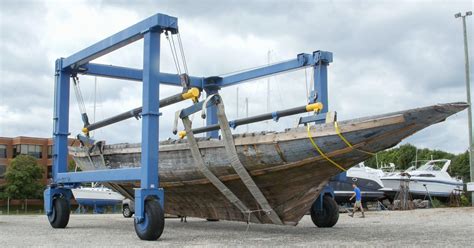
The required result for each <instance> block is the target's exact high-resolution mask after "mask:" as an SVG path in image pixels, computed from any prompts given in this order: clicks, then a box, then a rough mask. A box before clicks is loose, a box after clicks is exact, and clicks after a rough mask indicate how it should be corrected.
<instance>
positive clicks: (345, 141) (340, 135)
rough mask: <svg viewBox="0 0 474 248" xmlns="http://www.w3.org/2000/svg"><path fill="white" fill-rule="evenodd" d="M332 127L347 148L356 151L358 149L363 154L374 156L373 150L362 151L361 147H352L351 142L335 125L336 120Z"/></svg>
mask: <svg viewBox="0 0 474 248" xmlns="http://www.w3.org/2000/svg"><path fill="white" fill-rule="evenodd" d="M334 128H335V129H336V133H337V135H339V137H340V138H341V140H342V141H344V143H346V145H347V146H348V147H349V148H351V149H353V150H357V151H359V152H363V153H365V154H369V155H372V156H375V153H373V152H368V151H364V150H361V149H357V148H354V147H353V146H352V144H351V143H350V142H349V141H348V140H347V139H346V138H344V136H342V134H341V130H340V129H339V125H337V121H335V122H334Z"/></svg>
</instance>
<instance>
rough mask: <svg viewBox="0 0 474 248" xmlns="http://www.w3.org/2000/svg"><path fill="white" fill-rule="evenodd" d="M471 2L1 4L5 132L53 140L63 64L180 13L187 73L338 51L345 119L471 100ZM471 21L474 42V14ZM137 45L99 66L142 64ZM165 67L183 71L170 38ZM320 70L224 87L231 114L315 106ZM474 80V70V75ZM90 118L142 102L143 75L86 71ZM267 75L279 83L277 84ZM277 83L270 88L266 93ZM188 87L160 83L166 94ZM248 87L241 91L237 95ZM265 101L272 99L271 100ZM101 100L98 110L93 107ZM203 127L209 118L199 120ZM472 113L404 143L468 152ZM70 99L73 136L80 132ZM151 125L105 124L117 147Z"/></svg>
mask: <svg viewBox="0 0 474 248" xmlns="http://www.w3.org/2000/svg"><path fill="white" fill-rule="evenodd" d="M472 7H473V6H472V1H470V0H466V1H465V0H458V1H375V0H374V1H298V0H296V1H249V0H243V1H217V0H215V1H211V0H203V1H159V0H158V1H156V0H155V1H140V0H139V1H125V0H124V1H118V0H117V1H112V0H104V1H80V0H75V1H72V0H69V1H59V0H48V1H33V0H1V1H0V136H2V137H15V136H38V137H50V136H51V135H52V123H53V122H52V116H53V99H54V97H53V95H54V61H55V60H56V59H57V58H60V57H68V56H69V55H71V54H73V53H75V52H77V51H79V50H81V49H84V48H86V47H87V46H89V45H92V44H93V43H95V42H97V41H99V40H102V39H104V38H106V37H108V36H110V35H112V34H114V33H116V32H118V31H120V30H122V29H124V28H126V27H128V26H131V25H133V24H135V23H136V22H138V21H140V20H142V19H145V18H147V17H149V16H151V15H153V14H156V13H163V14H167V15H171V16H175V17H177V18H178V23H179V24H178V25H179V31H180V35H181V38H182V41H183V47H184V52H185V56H186V62H187V65H188V68H189V73H190V74H191V75H195V76H216V75H222V74H226V73H230V72H234V71H240V70H243V69H248V68H253V67H256V66H262V65H265V64H268V63H269V62H270V63H275V62H278V61H285V60H289V59H295V58H296V55H297V54H299V53H311V52H313V51H316V50H324V51H330V52H332V53H333V63H331V64H330V66H329V68H328V78H329V79H328V87H329V109H330V111H336V112H337V114H338V119H339V120H346V119H352V118H355V117H363V116H370V115H375V114H382V113H387V112H394V111H399V110H405V109H410V108H416V107H423V106H429V105H433V104H437V103H448V102H459V101H466V85H465V76H464V75H465V74H464V53H463V52H464V50H463V38H462V23H461V20H460V19H455V18H454V14H455V13H457V12H463V13H464V12H466V11H469V10H472V9H473V8H472ZM473 18H474V17H469V18H467V26H468V44H469V46H470V47H473V48H472V49H471V50H472V51H473V52H471V56H470V57H471V70H472V69H473V68H472V53H474V46H473V38H472V37H473V32H474V29H473V24H474V23H473V21H472V19H473ZM142 47H143V42H142V41H137V42H135V43H133V44H131V45H129V46H127V47H124V48H122V49H120V50H117V51H115V52H113V53H111V54H109V55H106V56H104V57H101V58H98V59H97V60H96V61H94V62H97V63H104V64H113V65H120V66H128V67H134V68H141V67H142V66H143V63H142V60H143V56H142ZM161 50H162V54H161V61H160V63H161V70H162V71H163V72H169V73H176V69H175V67H174V63H173V60H172V57H171V52H170V48H169V45H168V43H166V40H165V39H164V38H163V39H162V45H161ZM311 77H312V71H311V70H310V69H308V70H298V71H294V72H291V73H286V74H282V75H278V76H273V77H270V78H269V79H259V80H255V81H250V82H246V83H244V84H240V85H238V86H232V87H227V88H224V89H223V90H222V91H221V94H222V97H223V99H224V103H225V105H226V111H227V115H228V118H229V119H234V118H236V117H243V116H245V115H246V114H247V113H246V106H245V99H248V105H249V106H248V109H249V111H248V115H249V116H251V115H255V114H260V113H264V112H267V111H275V110H281V109H286V108H291V107H295V106H301V105H304V104H306V102H307V97H306V96H307V92H308V89H309V90H310V89H311V85H312V82H311ZM471 78H474V74H473V73H471ZM79 79H80V86H81V89H82V94H83V96H84V100H85V105H86V108H87V112H88V115H89V118H90V119H91V120H94V119H95V120H101V119H103V118H106V117H110V116H112V115H114V114H118V113H121V112H124V111H127V110H130V109H132V108H135V107H138V106H140V105H141V87H140V83H138V82H129V81H122V80H113V79H105V78H94V77H90V76H79ZM268 82H269V83H268ZM267 84H268V85H269V91H268V90H267ZM180 91H181V89H180V88H177V87H171V86H161V87H160V95H161V96H162V97H165V96H169V95H172V94H176V93H179V92H180ZM237 92H238V94H237ZM267 99H269V103H270V104H267ZM94 105H95V108H94ZM189 105H190V102H182V103H180V104H176V105H173V106H170V107H166V108H163V109H161V110H160V111H162V113H163V115H162V117H161V118H160V139H161V140H163V139H168V138H176V136H175V135H173V134H172V133H171V129H172V124H173V119H174V113H175V112H176V111H178V110H179V109H181V108H184V107H186V106H189ZM192 120H193V122H194V123H193V124H194V126H196V127H197V126H201V125H202V124H203V121H202V120H201V119H200V117H199V116H197V115H196V116H195V117H192ZM296 122H297V117H295V116H293V117H288V118H283V119H281V120H280V121H279V122H278V123H275V122H272V121H270V122H263V123H259V124H254V125H249V126H248V127H246V126H242V127H238V128H237V129H236V130H235V132H237V133H242V132H246V130H247V128H248V129H249V131H261V130H277V131H278V130H283V129H285V128H288V127H294V126H295V125H296ZM467 122H468V121H467V111H466V110H464V111H462V112H460V113H458V114H456V115H454V116H452V117H450V118H448V119H447V120H446V121H445V122H443V123H439V124H436V125H434V126H431V127H429V128H427V129H425V130H423V131H420V132H418V133H416V134H415V135H413V136H411V137H409V138H408V139H405V140H404V141H403V142H402V144H404V143H411V144H414V145H416V146H418V147H422V148H432V149H442V150H446V151H449V152H453V153H460V152H463V151H465V150H467V147H468V143H469V142H468V125H467ZM81 127H82V122H81V119H80V114H79V110H78V107H77V101H76V99H75V98H74V95H73V94H71V106H70V132H71V135H73V136H74V135H76V134H78V133H79V132H80V130H81ZM140 132H141V123H140V121H137V120H135V119H130V120H127V121H124V122H121V123H117V124H114V125H111V126H109V127H107V128H103V129H99V130H97V131H96V132H94V133H93V136H94V137H95V138H96V139H100V140H106V141H107V143H109V144H110V143H118V142H140V137H141V136H140Z"/></svg>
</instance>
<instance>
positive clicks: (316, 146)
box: [306, 125, 347, 171]
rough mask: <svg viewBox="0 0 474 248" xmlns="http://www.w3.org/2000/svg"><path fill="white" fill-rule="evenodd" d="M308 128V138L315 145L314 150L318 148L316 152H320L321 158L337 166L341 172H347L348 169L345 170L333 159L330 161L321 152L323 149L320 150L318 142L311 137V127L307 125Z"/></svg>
mask: <svg viewBox="0 0 474 248" xmlns="http://www.w3.org/2000/svg"><path fill="white" fill-rule="evenodd" d="M306 127H307V130H308V138H309V140H310V141H311V144H313V146H314V148H316V151H318V152H319V154H321V157H323V158H325V159H326V160H327V161H329V162H330V163H331V164H333V165H334V166H336V167H337V168H339V169H340V170H342V171H347V170H346V169H344V167H342V166H340V165H339V164H338V163H336V162H334V161H333V160H332V159H330V158H329V157H328V156H326V154H324V152H323V151H321V149H319V146H318V145H317V144H316V142H314V140H313V138H312V137H311V132H310V130H309V125H307V126H306Z"/></svg>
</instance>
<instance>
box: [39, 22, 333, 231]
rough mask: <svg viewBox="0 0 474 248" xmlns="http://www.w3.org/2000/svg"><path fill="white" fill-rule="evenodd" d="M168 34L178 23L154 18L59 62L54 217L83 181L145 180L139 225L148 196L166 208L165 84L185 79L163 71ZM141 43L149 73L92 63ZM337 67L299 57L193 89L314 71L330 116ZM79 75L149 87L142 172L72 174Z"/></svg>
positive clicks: (211, 115) (48, 196)
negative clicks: (72, 120) (332, 73)
mask: <svg viewBox="0 0 474 248" xmlns="http://www.w3.org/2000/svg"><path fill="white" fill-rule="evenodd" d="M163 31H170V32H171V33H173V34H176V33H178V20H177V18H175V17H171V16H168V15H164V14H156V15H153V16H151V17H149V18H147V19H145V20H143V21H141V22H139V23H137V24H135V25H133V26H131V27H129V28H127V29H124V30H123V31H120V32H118V33H116V34H114V35H112V36H110V37H108V38H106V39H104V40H102V41H99V42H98V43H96V44H94V45H92V46H90V47H88V48H86V49H84V50H81V51H79V52H77V53H75V54H73V55H71V56H69V57H67V58H60V59H58V60H57V61H56V67H55V71H56V74H55V95H54V97H55V98H54V100H55V101H54V118H53V121H54V124H53V129H54V130H53V136H54V149H53V183H52V184H51V185H50V186H49V187H48V188H47V189H46V190H45V192H44V195H45V211H46V213H47V214H48V215H50V214H51V213H52V201H53V199H54V198H55V197H57V196H58V195H62V196H65V197H67V198H70V197H71V195H72V194H71V190H70V188H74V187H76V186H77V185H78V183H81V182H109V181H137V180H139V181H140V188H139V189H136V190H135V198H136V199H135V218H136V219H137V221H138V222H142V221H143V219H144V211H143V206H144V201H145V200H146V199H147V198H148V197H154V198H157V199H158V200H159V202H160V204H161V206H162V207H164V206H163V204H164V193H163V190H162V189H160V188H159V178H158V174H159V173H158V166H157V165H158V156H159V154H158V150H159V147H158V145H159V142H158V140H159V137H158V131H159V84H166V85H174V86H179V87H181V80H180V77H179V75H176V74H169V73H162V72H160V69H159V63H160V34H161V33H162V32H163ZM141 38H144V50H143V70H140V69H135V68H127V67H119V66H110V65H102V64H96V63H90V61H91V60H93V59H96V58H98V57H100V56H103V55H105V54H107V53H110V52H112V51H115V50H117V49H119V48H121V47H123V46H126V45H128V44H130V43H132V42H135V41H137V40H139V39H141ZM331 62H332V53H330V52H325V51H315V52H313V53H312V54H304V53H302V54H298V55H297V57H296V59H293V60H289V61H285V62H281V63H276V64H273V65H269V66H264V67H261V68H257V69H253V70H248V71H243V72H239V73H235V74H232V75H228V76H224V77H217V76H213V77H196V76H190V77H189V78H190V86H192V87H198V88H200V89H201V90H204V91H205V92H206V94H207V95H212V94H215V93H217V92H218V91H219V90H220V89H221V88H223V87H227V86H231V85H235V84H239V83H242V82H245V81H249V80H255V79H259V78H262V77H268V76H272V75H275V74H279V73H284V72H288V71H292V70H297V69H302V68H306V67H313V68H314V72H315V74H314V75H315V78H314V89H315V90H316V91H317V92H318V101H319V102H322V103H323V105H324V109H323V111H322V113H323V114H324V113H326V112H327V111H328V98H327V66H328V65H329V63H331ZM77 73H80V74H85V75H92V76H101V77H109V78H116V79H124V80H131V81H141V82H143V99H142V100H143V112H142V116H143V119H142V143H141V145H142V154H141V161H142V166H141V168H133V169H115V170H102V171H94V172H67V156H68V150H67V146H68V135H69V98H70V97H69V90H70V77H71V76H72V75H75V74H77ZM313 100H314V99H313ZM207 124H208V125H212V124H217V111H216V108H215V106H214V105H213V106H212V107H209V109H208V111H207ZM207 135H208V136H209V137H217V136H218V131H212V132H209V133H208V134H207Z"/></svg>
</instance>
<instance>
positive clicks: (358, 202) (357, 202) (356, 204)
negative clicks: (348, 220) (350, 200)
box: [354, 201, 362, 207]
mask: <svg viewBox="0 0 474 248" xmlns="http://www.w3.org/2000/svg"><path fill="white" fill-rule="evenodd" d="M360 206H362V203H361V202H360V201H356V203H355V205H354V207H360Z"/></svg>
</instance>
